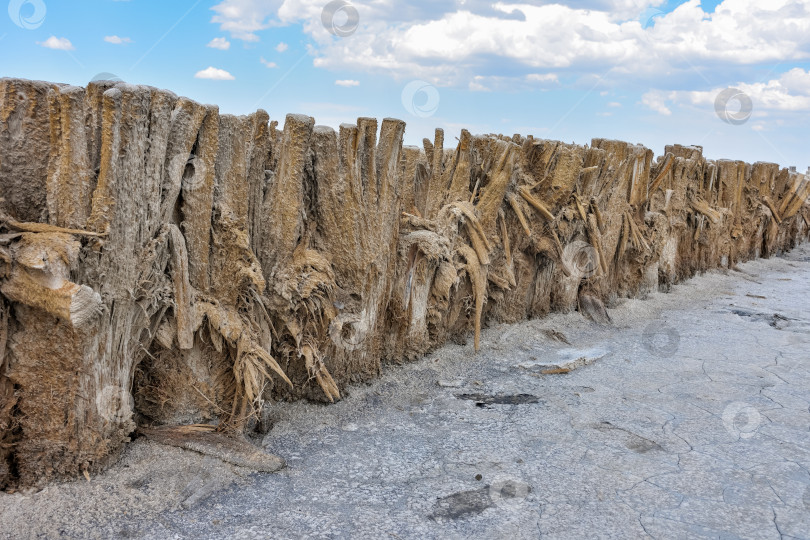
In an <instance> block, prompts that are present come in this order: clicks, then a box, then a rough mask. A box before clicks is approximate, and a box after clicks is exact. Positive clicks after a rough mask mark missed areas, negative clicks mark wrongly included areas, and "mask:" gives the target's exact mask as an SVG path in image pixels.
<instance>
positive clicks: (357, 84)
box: [335, 79, 360, 87]
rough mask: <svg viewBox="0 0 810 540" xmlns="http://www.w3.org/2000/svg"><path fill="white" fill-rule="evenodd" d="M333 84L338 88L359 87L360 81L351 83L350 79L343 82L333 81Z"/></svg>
mask: <svg viewBox="0 0 810 540" xmlns="http://www.w3.org/2000/svg"><path fill="white" fill-rule="evenodd" d="M335 84H336V85H338V86H345V87H349V86H360V81H353V80H351V79H345V80H338V81H335Z"/></svg>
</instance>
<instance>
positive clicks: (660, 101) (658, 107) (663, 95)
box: [641, 90, 676, 116]
mask: <svg viewBox="0 0 810 540" xmlns="http://www.w3.org/2000/svg"><path fill="white" fill-rule="evenodd" d="M675 94H676V93H675V92H671V93H667V92H663V91H661V90H650V91H649V92H647V93H646V94H644V95H643V96H641V103H643V104H644V105H646V106H647V107H649V108H650V109H652V110H654V111H655V112H657V113H659V114H663V115H664V116H670V115H672V111H671V110H669V107H667V99H672V98H673V96H674V95H675Z"/></svg>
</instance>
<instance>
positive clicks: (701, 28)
mask: <svg viewBox="0 0 810 540" xmlns="http://www.w3.org/2000/svg"><path fill="white" fill-rule="evenodd" d="M663 4H664V0H571V1H569V2H566V5H562V2H552V1H550V0H549V1H547V2H546V1H543V2H540V1H534V0H517V1H515V0H501V1H496V2H494V3H493V2H492V1H491V0H465V1H464V2H460V1H457V0H434V1H432V2H427V1H419V2H412V3H407V4H404V3H401V2H394V1H393V0H377V1H375V2H370V3H363V4H362V5H361V4H360V3H357V4H356V9H357V10H358V13H359V17H360V23H359V28H358V29H357V31H356V32H355V33H354V34H352V35H351V36H349V37H348V38H343V39H340V38H336V37H335V36H333V35H332V34H330V33H329V32H328V31H327V30H326V29H325V28H324V26H323V24H322V23H321V12H322V9H323V5H324V2H323V0H221V1H220V2H219V3H218V4H217V5H215V6H214V7H213V8H212V9H213V10H214V12H215V15H214V17H213V19H212V21H213V22H214V23H217V24H219V25H220V28H221V29H222V30H223V31H226V32H229V33H230V34H231V36H233V37H234V38H236V39H243V40H246V41H259V40H260V33H261V31H262V30H265V29H267V28H270V27H273V26H283V25H291V24H301V25H302V27H303V30H304V32H305V33H306V34H308V35H309V36H311V37H312V39H313V40H314V41H315V43H316V46H315V47H314V48H313V53H314V54H315V60H314V65H315V66H316V67H322V68H329V69H344V70H356V71H375V72H377V73H379V72H387V73H388V74H390V75H392V76H394V77H397V78H400V79H406V78H419V79H423V80H426V81H429V82H431V83H432V84H436V85H439V86H450V85H456V86H468V85H469V84H470V81H471V80H472V79H473V77H475V76H481V77H513V78H514V79H515V80H516V81H524V82H525V81H527V80H528V79H527V76H528V75H530V74H533V73H537V72H542V71H544V70H554V71H555V73H557V74H558V75H559V76H560V77H563V76H565V75H568V74H571V75H573V76H572V77H570V78H571V79H572V80H577V79H578V78H579V76H581V75H583V74H594V73H595V74H601V73H605V72H607V71H608V70H611V69H612V72H610V73H609V74H607V75H606V77H607V78H608V79H611V80H612V81H617V80H620V79H621V80H626V79H628V78H631V79H635V80H644V81H645V82H651V81H660V80H661V79H662V77H666V78H667V79H668V80H670V81H673V82H674V81H683V80H684V78H685V77H686V76H687V75H688V76H692V77H694V76H695V75H696V74H695V73H694V72H693V71H692V66H695V67H697V68H700V69H705V70H706V71H707V72H708V70H709V69H713V68H715V67H716V65H717V64H718V63H722V64H724V66H726V68H727V71H726V74H724V76H729V74H732V75H730V76H732V77H734V76H735V75H733V74H734V73H736V74H737V75H736V77H740V76H741V75H742V74H743V73H744V72H745V66H750V65H754V64H761V63H767V62H779V61H798V60H808V59H810V0H769V1H768V2H763V1H762V0H724V1H723V2H722V3H721V4H720V5H718V6H717V7H716V9H715V11H714V12H706V11H704V10H703V8H702V7H701V2H700V0H688V1H686V2H684V3H683V4H682V5H680V6H678V7H677V8H676V9H674V10H673V11H671V12H670V13H666V14H663V13H660V12H658V11H657V10H656V7H658V6H662V5H663ZM645 10H646V11H645ZM651 13H652V15H654V16H652V17H651V16H650V14H651ZM734 66H737V68H738V69H737V71H734Z"/></svg>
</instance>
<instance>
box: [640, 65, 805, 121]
mask: <svg viewBox="0 0 810 540" xmlns="http://www.w3.org/2000/svg"><path fill="white" fill-rule="evenodd" d="M733 88H737V89H738V90H740V92H741V93H743V94H745V95H747V96H748V97H749V98H750V99H751V102H752V103H753V107H754V111H755V112H768V111H798V112H804V111H807V110H810V71H804V70H803V69H801V68H794V69H791V70H790V71H788V72H786V73H783V74H782V75H781V76H780V77H779V78H778V79H772V80H770V81H768V82H756V83H744V82H740V83H737V84H735V85H733ZM723 90H725V88H714V89H712V90H705V91H687V90H678V91H668V92H667V91H662V90H651V91H649V92H647V93H646V94H644V95H643V96H642V103H643V104H644V105H646V106H647V107H649V108H651V109H653V110H654V111H657V112H659V113H661V114H664V115H669V114H671V113H672V111H671V110H670V109H669V105H670V104H679V105H684V104H689V105H696V106H714V103H715V100H716V99H717V95H718V94H719V93H720V92H722V91H723ZM732 101H736V100H732ZM733 105H734V104H733V103H731V102H729V106H733Z"/></svg>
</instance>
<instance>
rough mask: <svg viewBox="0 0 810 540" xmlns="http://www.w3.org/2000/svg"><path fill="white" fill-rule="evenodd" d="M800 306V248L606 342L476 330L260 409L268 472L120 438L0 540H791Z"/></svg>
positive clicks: (626, 315)
mask: <svg viewBox="0 0 810 540" xmlns="http://www.w3.org/2000/svg"><path fill="white" fill-rule="evenodd" d="M808 298H810V248H809V247H808V246H807V245H805V246H802V247H800V248H798V249H796V250H795V251H794V252H792V253H790V254H787V255H785V256H784V257H781V258H774V259H771V260H759V261H753V262H750V263H746V264H743V265H740V267H739V269H738V270H734V271H728V272H725V273H723V272H713V273H709V274H706V275H703V276H700V277H697V278H695V279H693V280H691V281H689V282H686V283H683V284H680V285H677V286H676V287H674V288H673V290H672V292H671V294H660V293H657V294H654V295H652V296H651V297H650V298H649V299H647V300H645V301H640V300H624V301H622V300H620V301H617V302H616V305H615V306H613V307H612V308H611V309H610V310H609V312H610V315H611V317H612V318H613V324H612V325H611V326H598V325H595V324H593V323H589V322H586V321H585V320H583V319H582V318H581V317H580V316H579V315H578V314H577V313H571V314H567V315H552V316H549V317H547V318H545V319H541V320H534V321H528V322H525V323H522V324H517V325H511V326H499V327H494V328H490V329H488V330H487V331H486V332H485V333H484V335H483V340H482V352H481V353H480V354H478V355H475V354H473V352H472V347H471V345H467V346H461V345H453V346H448V347H444V348H442V349H440V350H438V351H436V352H435V353H433V354H431V355H430V356H428V357H427V358H425V359H423V360H421V361H418V362H415V363H413V364H409V365H406V366H403V367H387V368H386V369H385V371H384V375H383V377H382V378H381V379H379V380H377V381H375V382H374V383H372V384H370V385H367V386H361V387H354V388H350V389H349V395H348V397H346V399H344V400H343V401H341V402H340V403H338V404H336V405H332V406H323V405H316V404H308V403H288V404H279V405H277V406H275V407H273V408H272V412H271V420H272V422H274V426H273V429H272V430H271V431H270V432H269V434H268V435H266V436H265V438H264V440H263V441H260V442H259V441H257V442H259V443H260V444H263V445H264V446H265V448H266V449H267V450H268V451H269V452H272V453H275V454H278V455H281V456H283V457H285V458H286V459H287V463H288V468H287V469H285V470H284V471H282V472H281V473H278V474H258V473H252V472H250V471H246V470H244V469H240V468H238V467H235V466H231V465H227V464H224V463H222V462H220V461H217V460H213V459H212V458H210V457H205V456H201V455H197V454H194V453H191V452H187V451H183V450H180V449H177V448H170V447H165V446H159V445H156V444H154V443H152V442H149V441H146V440H144V439H138V440H136V441H135V442H133V443H132V444H130V445H129V446H128V448H127V450H126V452H125V454H124V457H123V459H122V460H121V461H120V462H119V463H118V464H117V465H115V466H114V467H113V468H112V469H111V470H110V471H108V472H107V473H105V474H103V475H101V476H99V477H95V478H91V479H90V481H89V482H88V481H84V480H82V481H78V482H72V483H65V484H61V485H53V486H50V487H48V488H47V489H45V490H43V491H40V492H38V493H30V494H21V493H17V494H12V495H9V494H0V536H2V537H9V538H11V537H15V538H16V537H23V538H25V537H39V536H42V537H49V538H51V537H60V536H62V537H90V538H111V537H127V538H299V537H315V538H347V537H355V538H357V537H371V538H414V537H419V538H536V537H538V536H547V537H550V538H583V537H601V538H644V537H652V538H723V539H730V538H808V537H810V431H809V430H810V410H809V408H810V374H809V373H808V367H809V366H810V306H809V305H808V304H810V302H808ZM569 370H570V371H569Z"/></svg>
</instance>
